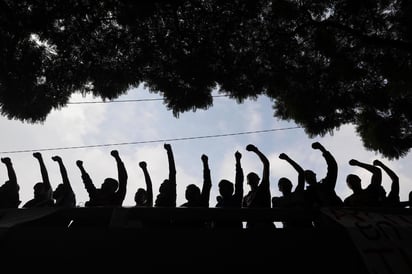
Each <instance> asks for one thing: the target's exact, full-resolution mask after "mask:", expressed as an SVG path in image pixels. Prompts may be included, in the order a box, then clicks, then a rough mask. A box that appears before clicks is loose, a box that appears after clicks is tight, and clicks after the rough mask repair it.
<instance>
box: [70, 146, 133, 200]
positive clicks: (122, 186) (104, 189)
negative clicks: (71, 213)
mask: <svg viewBox="0 0 412 274" xmlns="http://www.w3.org/2000/svg"><path fill="white" fill-rule="evenodd" d="M110 154H111V155H112V156H113V157H114V159H115V160H116V163H117V173H118V181H117V180H116V179H113V178H106V179H105V180H104V182H103V183H102V185H101V188H100V189H98V188H96V187H95V185H94V184H93V182H92V179H91V178H90V176H89V174H88V173H87V172H86V170H85V169H84V167H83V162H82V161H80V160H78V161H76V164H77V166H78V167H79V169H80V171H81V173H82V179H83V183H84V186H85V187H86V190H87V193H89V201H87V202H86V203H85V206H87V207H93V206H122V203H123V200H124V197H125V196H126V185H127V172H126V168H125V167H124V164H123V162H122V160H121V159H120V156H119V153H118V152H117V150H112V151H111V153H110Z"/></svg>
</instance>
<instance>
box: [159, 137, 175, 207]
mask: <svg viewBox="0 0 412 274" xmlns="http://www.w3.org/2000/svg"><path fill="white" fill-rule="evenodd" d="M164 148H165V150H166V152H167V159H168V162H169V178H168V179H165V180H164V181H163V183H162V184H161V185H160V187H159V194H158V195H157V197H156V202H155V206H156V207H176V166H175V160H174V157H173V151H172V147H171V146H170V144H164Z"/></svg>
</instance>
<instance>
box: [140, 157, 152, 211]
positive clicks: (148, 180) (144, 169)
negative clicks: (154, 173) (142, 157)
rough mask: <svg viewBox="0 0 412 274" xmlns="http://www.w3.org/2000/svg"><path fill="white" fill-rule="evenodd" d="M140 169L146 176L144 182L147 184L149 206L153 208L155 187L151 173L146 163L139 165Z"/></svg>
mask: <svg viewBox="0 0 412 274" xmlns="http://www.w3.org/2000/svg"><path fill="white" fill-rule="evenodd" d="M139 166H140V168H141V169H142V171H143V174H144V180H145V182H146V193H147V205H148V206H150V207H152V206H153V186H152V179H151V178H150V175H149V171H148V170H147V164H146V162H140V163H139Z"/></svg>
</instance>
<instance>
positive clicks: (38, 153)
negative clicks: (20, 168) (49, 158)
mask: <svg viewBox="0 0 412 274" xmlns="http://www.w3.org/2000/svg"><path fill="white" fill-rule="evenodd" d="M33 157H34V158H36V159H40V158H41V154H40V152H35V153H33Z"/></svg>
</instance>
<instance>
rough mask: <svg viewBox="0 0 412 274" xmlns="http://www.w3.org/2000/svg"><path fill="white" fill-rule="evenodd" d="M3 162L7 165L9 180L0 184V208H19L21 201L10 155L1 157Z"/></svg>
mask: <svg viewBox="0 0 412 274" xmlns="http://www.w3.org/2000/svg"><path fill="white" fill-rule="evenodd" d="M1 162H2V163H3V164H5V165H6V168H7V173H8V176H9V180H7V181H5V182H4V184H3V185H2V186H0V208H18V207H19V205H20V203H21V201H20V198H19V190H20V187H19V185H18V184H17V177H16V172H15V171H14V168H13V164H12V162H11V160H10V158H9V157H5V158H1Z"/></svg>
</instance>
